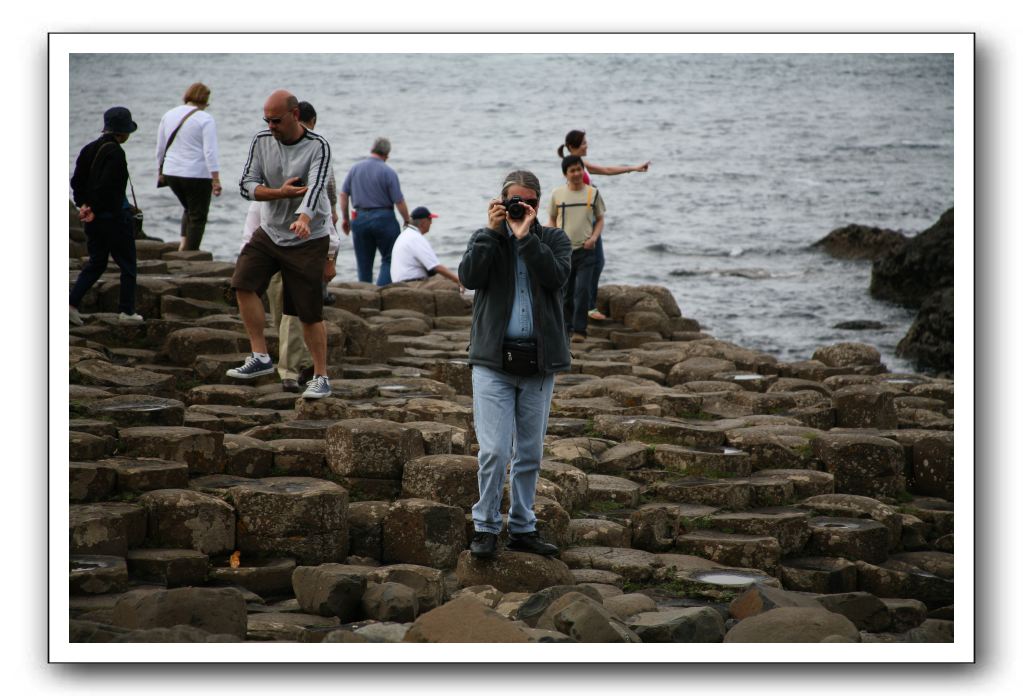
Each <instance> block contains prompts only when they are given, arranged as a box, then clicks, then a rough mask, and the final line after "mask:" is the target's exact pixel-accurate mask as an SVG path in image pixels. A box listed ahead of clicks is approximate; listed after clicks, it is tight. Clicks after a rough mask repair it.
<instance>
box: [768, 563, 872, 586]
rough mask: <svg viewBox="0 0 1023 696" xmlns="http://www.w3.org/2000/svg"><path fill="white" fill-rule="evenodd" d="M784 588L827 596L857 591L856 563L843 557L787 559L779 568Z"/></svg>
mask: <svg viewBox="0 0 1023 696" xmlns="http://www.w3.org/2000/svg"><path fill="white" fill-rule="evenodd" d="M778 571H779V573H778V574H779V576H780V577H781V581H782V584H783V585H784V586H785V589H788V590H798V591H800V592H814V593H816V594H829V593H835V592H853V591H855V590H856V582H857V573H856V564H855V563H853V562H852V561H849V560H846V559H844V558H830V557H824V556H807V557H801V558H788V559H785V560H783V561H782V562H781V565H780V566H779V568H778Z"/></svg>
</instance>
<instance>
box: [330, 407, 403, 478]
mask: <svg viewBox="0 0 1023 696" xmlns="http://www.w3.org/2000/svg"><path fill="white" fill-rule="evenodd" d="M421 456H423V438H422V436H421V435H420V434H419V431H417V430H416V429H415V428H409V427H407V426H404V425H402V424H400V423H393V422H391V421H386V420H379V419H376V418H353V419H351V420H346V421H341V422H338V423H334V424H333V425H331V426H330V427H329V428H327V465H328V466H329V467H330V469H331V471H333V472H334V473H335V474H338V475H339V476H344V477H349V478H357V479H376V480H389V481H396V482H400V481H401V477H402V473H403V472H404V469H405V464H406V462H408V461H410V460H412V459H415V458H416V457H421Z"/></svg>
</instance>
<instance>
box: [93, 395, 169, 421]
mask: <svg viewBox="0 0 1023 696" xmlns="http://www.w3.org/2000/svg"><path fill="white" fill-rule="evenodd" d="M87 409H88V411H89V413H90V414H91V415H92V416H93V417H95V418H104V419H107V420H110V421H112V422H114V423H117V424H120V425H181V424H182V423H184V420H185V405H184V403H182V402H180V401H178V400H177V399H165V398H162V397H159V396H146V395H144V394H126V395H123V396H113V397H111V398H109V399H97V400H96V401H93V402H91V403H90V404H89V405H88V407H87Z"/></svg>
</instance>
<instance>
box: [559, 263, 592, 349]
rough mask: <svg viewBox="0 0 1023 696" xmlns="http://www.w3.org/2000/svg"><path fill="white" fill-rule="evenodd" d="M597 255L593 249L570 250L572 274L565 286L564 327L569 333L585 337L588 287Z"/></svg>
mask: <svg viewBox="0 0 1023 696" xmlns="http://www.w3.org/2000/svg"><path fill="white" fill-rule="evenodd" d="M596 261H597V254H596V251H595V250H593V249H586V248H583V247H579V248H578V249H573V250H572V273H571V274H570V275H569V276H568V283H567V284H566V285H565V327H566V328H567V329H568V330H569V331H570V332H574V333H578V334H583V335H584V336H585V335H586V322H587V321H588V319H589V317H587V316H586V312H587V311H589V309H590V286H591V285H592V283H593V270H594V269H595V268H596Z"/></svg>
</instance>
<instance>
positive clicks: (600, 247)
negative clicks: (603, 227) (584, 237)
mask: <svg viewBox="0 0 1023 696" xmlns="http://www.w3.org/2000/svg"><path fill="white" fill-rule="evenodd" d="M593 252H594V255H595V259H596V260H595V262H594V264H593V274H592V278H593V279H592V280H591V281H590V297H589V299H588V300H587V303H588V308H589V309H596V308H597V284H598V283H600V272H601V271H603V270H604V235H600V236H599V237H597V245H596V246H595V247H594V248H593Z"/></svg>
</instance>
